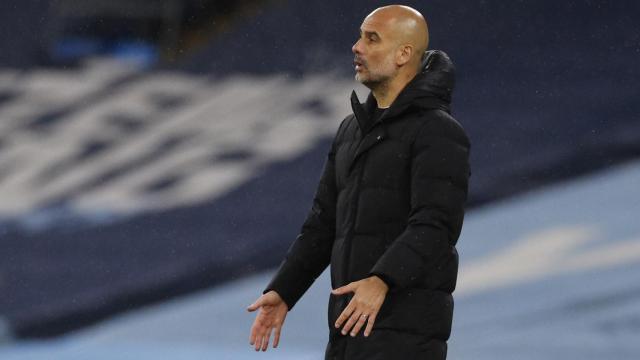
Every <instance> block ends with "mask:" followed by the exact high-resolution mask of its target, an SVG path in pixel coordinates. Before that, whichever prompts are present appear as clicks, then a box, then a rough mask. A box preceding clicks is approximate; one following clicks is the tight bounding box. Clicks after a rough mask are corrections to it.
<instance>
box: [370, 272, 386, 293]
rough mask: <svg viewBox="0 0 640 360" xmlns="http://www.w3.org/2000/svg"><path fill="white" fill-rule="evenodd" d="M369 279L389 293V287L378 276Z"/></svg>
mask: <svg viewBox="0 0 640 360" xmlns="http://www.w3.org/2000/svg"><path fill="white" fill-rule="evenodd" d="M371 279H373V280H374V281H375V282H376V283H379V284H380V286H382V287H383V288H384V290H385V291H389V285H388V284H387V283H386V282H385V281H384V279H382V278H381V277H380V276H378V275H372V276H371Z"/></svg>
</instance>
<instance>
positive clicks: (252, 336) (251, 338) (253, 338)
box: [249, 325, 256, 345]
mask: <svg viewBox="0 0 640 360" xmlns="http://www.w3.org/2000/svg"><path fill="white" fill-rule="evenodd" d="M255 342H256V330H255V325H254V326H252V327H251V334H250V335H249V344H250V345H253V344H255Z"/></svg>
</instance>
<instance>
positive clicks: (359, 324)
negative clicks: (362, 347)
mask: <svg viewBox="0 0 640 360" xmlns="http://www.w3.org/2000/svg"><path fill="white" fill-rule="evenodd" d="M366 321H367V316H364V314H361V315H360V316H359V317H358V320H357V321H356V323H355V325H354V326H353V329H351V336H356V335H357V334H358V333H359V332H360V329H362V326H363V325H364V323H365V322H366Z"/></svg>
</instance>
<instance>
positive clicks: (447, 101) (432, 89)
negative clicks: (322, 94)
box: [351, 50, 455, 122]
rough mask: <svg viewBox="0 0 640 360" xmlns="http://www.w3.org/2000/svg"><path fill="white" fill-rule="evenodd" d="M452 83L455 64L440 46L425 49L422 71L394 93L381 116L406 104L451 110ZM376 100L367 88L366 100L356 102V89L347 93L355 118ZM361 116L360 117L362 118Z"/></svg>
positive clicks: (393, 112) (398, 111)
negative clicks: (396, 93)
mask: <svg viewBox="0 0 640 360" xmlns="http://www.w3.org/2000/svg"><path fill="white" fill-rule="evenodd" d="M454 86H455V66H454V65H453V62H452V61H451V59H450V58H449V56H448V55H447V54H446V53H445V52H444V51H442V50H427V51H426V52H425V53H424V55H423V60H422V71H421V72H420V73H418V74H417V75H416V76H415V77H414V78H413V79H412V80H411V81H410V82H409V83H408V84H407V85H406V86H405V88H404V89H403V90H402V91H401V92H400V94H398V97H397V98H396V99H395V101H394V102H393V103H392V104H391V106H390V107H389V109H388V110H387V111H385V113H384V114H383V115H382V117H381V119H382V118H386V117H389V116H391V115H396V114H399V113H401V112H403V111H404V110H406V109H407V108H408V107H410V106H417V107H420V108H423V109H440V110H443V111H446V112H447V113H451V95H452V93H453V88H454ZM376 104H377V103H376V100H375V98H374V97H373V94H372V93H371V92H370V93H369V96H368V97H367V101H366V102H365V104H364V108H363V106H362V105H363V104H360V100H359V99H358V96H357V95H356V92H355V91H353V92H352V93H351V105H352V108H353V112H354V114H355V115H356V117H358V118H359V119H358V120H359V122H360V120H361V119H362V117H363V116H364V115H365V114H364V112H366V113H367V117H368V114H371V112H372V111H373V108H374V107H375V106H376ZM362 120H364V119H362Z"/></svg>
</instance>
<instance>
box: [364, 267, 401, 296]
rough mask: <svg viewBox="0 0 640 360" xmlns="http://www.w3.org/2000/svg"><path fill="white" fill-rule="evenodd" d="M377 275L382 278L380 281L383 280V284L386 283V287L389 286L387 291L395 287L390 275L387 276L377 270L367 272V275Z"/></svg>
mask: <svg viewBox="0 0 640 360" xmlns="http://www.w3.org/2000/svg"><path fill="white" fill-rule="evenodd" d="M374 275H375V276H377V277H379V278H380V279H382V281H384V283H385V284H387V287H388V288H389V291H393V290H395V289H396V286H395V283H394V282H393V280H392V279H391V277H389V275H387V274H384V273H382V272H379V271H375V270H374V271H371V272H370V273H369V276H374Z"/></svg>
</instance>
